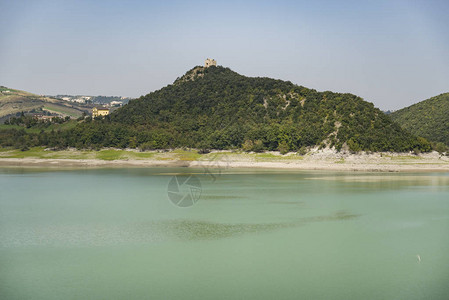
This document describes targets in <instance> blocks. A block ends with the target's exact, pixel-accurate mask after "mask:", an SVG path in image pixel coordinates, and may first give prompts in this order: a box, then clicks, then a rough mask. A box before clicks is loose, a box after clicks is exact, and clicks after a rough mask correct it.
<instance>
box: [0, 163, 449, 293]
mask: <svg viewBox="0 0 449 300" xmlns="http://www.w3.org/2000/svg"><path fill="white" fill-rule="evenodd" d="M211 173H212V174H210V173H207V172H206V173H205V172H204V170H194V169H185V168H184V169H169V168H165V169H164V168H152V169H77V170H58V169H30V168H28V169H27V168H4V169H0V191H1V194H0V298H1V299H299V298H302V299H424V298H426V299H448V298H449V284H448V283H449V174H447V173H354V172H318V171H297V172H295V171H272V170H271V171H267V170H227V171H223V170H216V171H212V172H211ZM173 176H180V177H179V178H185V177H188V176H195V177H196V178H197V179H198V180H199V181H200V182H201V189H196V192H197V193H198V192H200V198H199V201H198V202H197V203H196V204H195V205H193V206H191V207H187V208H180V207H177V206H175V205H174V204H173V203H172V202H170V200H169V197H168V193H167V189H168V184H169V182H170V180H171V178H173ZM190 191H191V190H190V189H189V188H186V187H185V186H184V187H181V188H180V190H179V193H181V194H182V193H189V192H190ZM196 195H198V194H196Z"/></svg>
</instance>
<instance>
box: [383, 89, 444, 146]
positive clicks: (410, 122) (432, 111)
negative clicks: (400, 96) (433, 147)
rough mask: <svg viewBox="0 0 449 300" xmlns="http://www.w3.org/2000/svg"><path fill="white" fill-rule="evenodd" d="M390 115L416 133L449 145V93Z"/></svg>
mask: <svg viewBox="0 0 449 300" xmlns="http://www.w3.org/2000/svg"><path fill="white" fill-rule="evenodd" d="M390 117H391V118H392V119H393V120H394V121H396V122H397V123H398V124H400V125H401V126H402V127H403V128H405V129H407V130H409V131H410V132H412V133H413V134H415V135H419V136H422V137H425V138H427V139H429V140H430V141H433V142H442V143H444V144H446V145H448V146H449V93H444V94H441V95H438V96H435V97H432V98H430V99H427V100H424V101H421V102H419V103H416V104H414V105H411V106H409V107H406V108H403V109H400V110H398V111H395V112H393V113H392V114H391V115H390Z"/></svg>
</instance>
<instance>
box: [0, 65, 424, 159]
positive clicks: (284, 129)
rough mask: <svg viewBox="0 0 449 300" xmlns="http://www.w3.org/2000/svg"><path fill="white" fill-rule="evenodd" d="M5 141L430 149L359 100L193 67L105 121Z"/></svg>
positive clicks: (84, 145) (55, 144) (79, 144)
mask: <svg viewBox="0 0 449 300" xmlns="http://www.w3.org/2000/svg"><path fill="white" fill-rule="evenodd" d="M3 135H4V136H7V138H5V139H4V141H7V142H3V143H2V145H4V146H5V145H6V146H10V145H14V142H13V141H14V139H16V138H19V139H20V140H22V141H25V142H26V143H30V144H27V145H28V146H38V145H45V146H51V147H59V148H63V147H67V146H74V147H77V148H101V147H118V148H126V147H131V148H135V147H140V148H141V149H166V148H177V147H191V148H198V149H236V148H243V149H245V150H253V151H262V150H280V151H281V152H287V151H298V150H300V149H303V148H305V147H312V146H320V147H335V148H336V149H337V150H340V149H349V150H351V151H360V150H366V151H396V152H405V151H411V150H420V151H429V150H430V144H429V143H428V142H427V141H426V140H425V139H423V138H417V137H416V136H414V135H412V134H410V133H408V132H407V131H405V130H403V129H402V128H401V127H400V126H399V125H397V124H396V123H394V122H392V121H391V119H390V118H389V117H388V116H386V115H385V114H384V113H382V112H381V111H380V110H379V109H377V108H375V107H374V105H373V104H372V103H369V102H366V101H364V100H363V99H362V98H360V97H357V96H355V95H352V94H341V93H333V92H317V91H316V90H313V89H308V88H305V87H302V86H298V85H295V84H293V83H291V82H287V81H282V80H275V79H270V78H251V77H246V76H242V75H240V74H238V73H236V72H234V71H232V70H230V69H229V68H224V67H209V68H204V67H195V68H193V69H192V70H190V71H188V72H187V73H186V74H185V75H184V76H182V77H181V78H178V79H177V80H176V81H175V82H174V83H173V84H171V85H168V86H166V87H164V88H162V89H160V90H158V91H155V92H153V93H150V94H148V95H146V96H142V97H141V98H139V99H135V100H131V101H130V102H129V104H127V105H125V106H124V107H122V108H120V109H118V110H117V111H115V112H113V113H112V114H111V115H109V116H107V117H106V118H104V119H96V120H91V119H90V118H87V119H86V120H85V121H83V122H80V123H79V124H78V125H77V126H76V127H75V128H73V129H70V130H65V131H55V132H52V133H51V134H47V133H45V134H40V135H39V134H36V136H31V137H30V136H29V135H28V136H25V135H27V134H25V133H23V132H15V133H14V134H11V133H8V134H6V133H4V134H3ZM29 141H31V142H29ZM0 142H2V140H1V134H0ZM22 146H23V143H22Z"/></svg>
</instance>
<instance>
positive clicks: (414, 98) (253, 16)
mask: <svg viewBox="0 0 449 300" xmlns="http://www.w3.org/2000/svg"><path fill="white" fill-rule="evenodd" d="M0 10H1V11H2V18H1V19H0V44H1V45H2V47H0V85H5V86H8V87H10V88H16V89H21V90H26V91H30V92H34V93H38V94H47V95H56V94H76V95H116V96H124V97H138V96H140V95H144V94H147V93H149V92H151V91H154V90H157V89H160V88H162V87H164V86H166V85H167V84H170V83H172V82H173V81H174V80H175V79H176V78H177V77H179V76H181V75H183V74H184V73H185V72H186V71H187V70H189V69H191V68H192V67H194V66H196V65H201V64H203V62H204V60H205V59H206V58H207V57H210V58H214V59H216V60H217V62H218V64H219V65H222V66H224V67H229V68H231V69H232V70H234V71H236V72H238V73H240V74H242V75H246V76H252V77H254V76H256V77H257V76H261V77H271V78H276V79H282V80H289V81H291V82H293V83H295V84H298V85H303V86H305V87H308V88H313V89H317V90H319V91H324V90H330V91H335V92H348V93H352V94H356V95H358V96H361V97H362V98H364V99H365V100H366V101H369V102H373V103H374V104H375V105H376V106H377V107H379V108H381V109H384V110H388V109H393V110H395V109H399V108H402V107H405V106H408V105H411V104H413V103H416V102H419V101H421V100H424V99H427V98H429V97H432V96H436V95H438V94H441V93H444V92H449V87H448V82H449V20H448V19H447V17H446V15H447V13H448V12H449V3H448V2H447V1H413V2H411V1H385V0H381V1H377V2H375V3H369V4H368V3H360V2H358V1H341V2H338V3H336V2H332V1H316V2H313V3H309V2H302V1H301V2H297V1H276V2H270V1H257V2H256V1H240V2H237V1H228V2H226V3H215V2H210V1H209V2H206V1H192V2H189V3H186V2H182V1H164V3H160V2H154V1H127V2H119V1H58V2H56V1H14V2H11V3H5V2H1V3H0Z"/></svg>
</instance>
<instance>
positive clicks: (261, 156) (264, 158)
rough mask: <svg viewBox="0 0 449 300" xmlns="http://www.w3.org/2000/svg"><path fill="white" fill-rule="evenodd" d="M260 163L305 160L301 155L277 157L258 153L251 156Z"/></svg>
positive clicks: (271, 154)
mask: <svg viewBox="0 0 449 300" xmlns="http://www.w3.org/2000/svg"><path fill="white" fill-rule="evenodd" d="M250 155H253V156H254V158H255V159H256V160H258V161H279V160H281V161H284V160H303V159H304V157H303V156H300V155H275V154H273V153H256V154H250Z"/></svg>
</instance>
